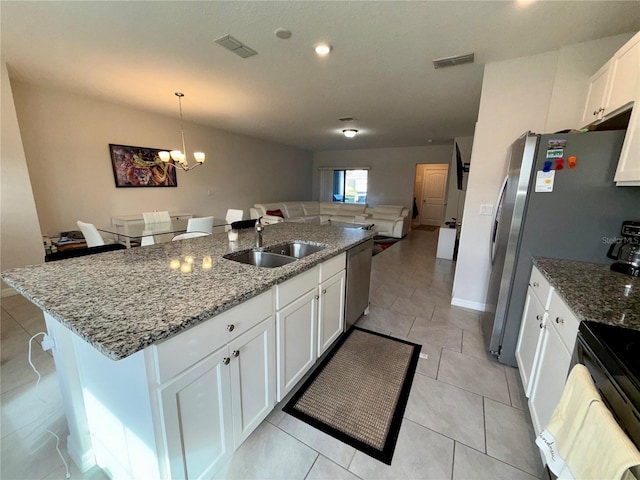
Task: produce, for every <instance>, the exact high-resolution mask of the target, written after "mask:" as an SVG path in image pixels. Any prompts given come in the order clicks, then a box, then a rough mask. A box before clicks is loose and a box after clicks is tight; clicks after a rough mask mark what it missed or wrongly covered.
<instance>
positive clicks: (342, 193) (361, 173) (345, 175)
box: [320, 168, 369, 203]
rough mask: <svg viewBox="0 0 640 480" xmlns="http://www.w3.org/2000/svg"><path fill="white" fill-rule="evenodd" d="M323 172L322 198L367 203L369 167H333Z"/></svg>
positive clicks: (321, 176) (333, 200)
mask: <svg viewBox="0 0 640 480" xmlns="http://www.w3.org/2000/svg"><path fill="white" fill-rule="evenodd" d="M323 170H324V171H323V172H322V173H321V175H320V178H321V182H322V185H321V188H320V191H321V197H322V198H321V200H322V201H331V202H343V203H367V181H368V177H369V170H368V169H348V168H340V169H338V168H331V169H323Z"/></svg>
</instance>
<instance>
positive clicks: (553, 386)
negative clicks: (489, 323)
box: [529, 291, 580, 433]
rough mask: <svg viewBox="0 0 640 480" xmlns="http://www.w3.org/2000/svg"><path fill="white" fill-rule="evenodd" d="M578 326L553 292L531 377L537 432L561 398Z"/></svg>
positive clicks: (545, 423)
mask: <svg viewBox="0 0 640 480" xmlns="http://www.w3.org/2000/svg"><path fill="white" fill-rule="evenodd" d="M579 325H580V322H579V320H578V319H577V318H576V316H575V315H574V314H573V312H571V310H570V309H569V307H567V305H566V304H565V303H564V302H563V301H562V299H561V298H560V296H559V295H558V293H557V292H556V291H552V292H551V301H550V304H549V310H548V313H547V315H546V316H545V317H544V321H543V325H542V330H543V333H542V335H541V336H540V337H539V338H540V341H539V346H538V349H539V353H538V358H537V362H536V363H535V365H534V369H533V371H532V373H531V378H530V382H532V385H531V386H530V395H529V411H530V413H531V420H532V421H533V427H534V429H535V431H536V433H538V432H540V431H541V430H542V429H543V428H544V427H546V425H547V423H548V422H549V419H550V418H551V415H552V414H553V411H554V409H555V407H556V405H557V404H558V401H559V400H560V397H561V395H562V391H563V389H564V384H565V382H566V380H567V375H568V373H569V368H570V365H571V356H572V352H573V349H574V347H575V343H576V337H577V335H578V327H579Z"/></svg>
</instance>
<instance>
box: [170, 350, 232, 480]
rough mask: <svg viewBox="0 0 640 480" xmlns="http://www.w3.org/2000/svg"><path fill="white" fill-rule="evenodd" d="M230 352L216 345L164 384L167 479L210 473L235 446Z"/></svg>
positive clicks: (205, 475) (204, 475) (202, 475)
mask: <svg viewBox="0 0 640 480" xmlns="http://www.w3.org/2000/svg"><path fill="white" fill-rule="evenodd" d="M228 354H229V352H228V348H227V347H224V348H222V349H220V350H218V351H217V352H215V353H213V354H211V355H210V356H209V357H207V358H206V359H204V360H202V361H201V362H200V363H198V364H197V365H196V366H194V367H193V368H192V369H190V370H189V371H188V372H185V373H184V374H183V375H182V376H180V377H179V378H178V379H176V380H175V381H174V382H173V383H171V384H170V385H168V386H167V387H165V388H164V389H162V392H161V398H162V412H163V420H164V425H165V437H166V448H167V457H168V461H169V469H170V471H171V475H170V476H171V478H202V477H208V476H211V475H212V473H213V472H214V471H215V469H216V467H217V466H218V465H220V464H221V463H222V462H223V461H224V460H226V459H227V458H228V457H229V456H230V455H231V453H232V452H233V450H234V445H233V428H232V423H233V417H232V410H231V409H232V407H231V376H230V375H229V367H228V365H225V359H228V358H229V357H228ZM204 413H206V414H204Z"/></svg>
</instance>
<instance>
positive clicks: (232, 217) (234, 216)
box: [224, 208, 244, 230]
mask: <svg viewBox="0 0 640 480" xmlns="http://www.w3.org/2000/svg"><path fill="white" fill-rule="evenodd" d="M243 216H244V210H237V209H234V208H229V209H227V216H226V217H225V223H226V225H225V227H224V229H225V230H231V224H232V223H233V222H238V221H240V220H242V217H243Z"/></svg>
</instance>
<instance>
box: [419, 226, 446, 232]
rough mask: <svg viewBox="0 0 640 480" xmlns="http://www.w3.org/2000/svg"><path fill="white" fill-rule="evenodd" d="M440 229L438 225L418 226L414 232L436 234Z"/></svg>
mask: <svg viewBox="0 0 640 480" xmlns="http://www.w3.org/2000/svg"><path fill="white" fill-rule="evenodd" d="M439 228H440V227H439V226H438V225H418V226H417V227H413V229H414V230H426V231H427V232H435V231H436V230H437V229H439Z"/></svg>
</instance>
